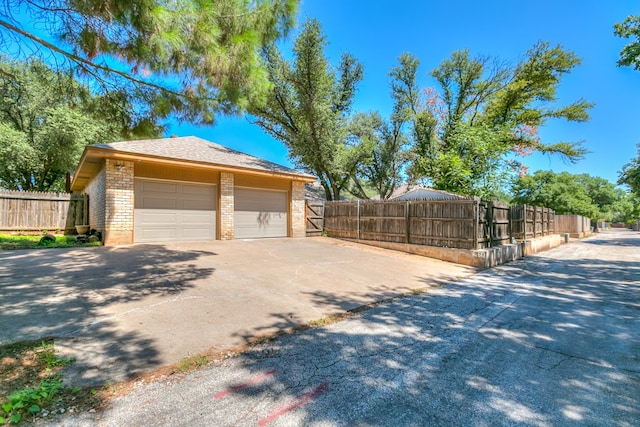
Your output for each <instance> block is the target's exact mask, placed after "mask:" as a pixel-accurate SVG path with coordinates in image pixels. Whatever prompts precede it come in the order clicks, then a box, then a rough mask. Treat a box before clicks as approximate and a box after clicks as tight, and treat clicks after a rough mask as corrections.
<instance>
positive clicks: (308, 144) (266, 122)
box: [249, 19, 369, 200]
mask: <svg viewBox="0 0 640 427" xmlns="http://www.w3.org/2000/svg"><path fill="white" fill-rule="evenodd" d="M326 44H327V42H326V40H325V37H324V35H323V34H322V31H321V27H320V23H319V22H318V21H316V20H313V19H311V20H309V21H307V22H305V23H304V24H303V26H302V31H301V33H300V35H299V37H298V38H297V39H296V41H295V45H294V48H293V59H292V60H291V61H288V60H286V59H285V58H284V57H283V55H282V54H281V53H280V52H279V51H278V49H277V48H276V47H275V46H273V45H272V46H269V47H268V48H265V49H264V50H263V59H264V63H265V66H266V68H267V70H268V72H269V77H270V80H271V83H272V85H273V88H272V90H271V91H270V92H269V93H268V96H267V101H266V103H256V104H254V105H252V106H251V107H250V109H249V111H250V113H251V114H252V115H253V117H254V118H255V123H257V124H258V125H259V126H260V127H261V128H263V129H264V130H265V131H266V132H268V133H269V134H270V135H272V136H273V137H274V138H276V139H278V140H279V141H281V142H283V143H284V144H285V145H286V147H287V148H288V149H289V156H290V158H291V159H292V160H293V161H294V163H296V164H297V165H298V166H299V167H301V168H302V169H304V170H306V171H308V172H310V173H313V174H314V175H316V176H317V177H318V178H319V179H320V184H322V186H323V187H324V190H325V195H326V197H327V200H338V199H339V198H340V194H341V192H342V190H343V189H345V187H346V186H347V185H348V184H349V183H350V182H351V177H352V176H353V175H354V174H355V173H356V169H357V166H358V165H359V164H360V162H361V160H362V159H364V158H366V157H367V156H369V153H368V152H367V150H365V149H363V147H362V145H360V144H350V143H349V142H350V141H349V119H350V111H351V104H352V102H353V98H354V95H355V92H356V86H357V84H358V82H359V81H360V80H361V79H362V72H363V71H362V66H361V65H360V64H359V63H358V61H357V60H356V59H355V58H353V57H352V56H350V55H347V54H344V55H342V58H341V60H340V63H339V64H338V66H337V67H335V68H334V67H332V66H331V65H330V64H329V62H328V61H327V58H326V57H325V54H324V48H325V46H326Z"/></svg>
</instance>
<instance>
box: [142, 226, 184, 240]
mask: <svg viewBox="0 0 640 427" xmlns="http://www.w3.org/2000/svg"><path fill="white" fill-rule="evenodd" d="M139 238H140V240H139V241H140V242H169V241H172V240H176V238H177V234H176V230H175V229H170V228H165V227H160V228H145V229H144V230H142V233H141V235H140V236H139Z"/></svg>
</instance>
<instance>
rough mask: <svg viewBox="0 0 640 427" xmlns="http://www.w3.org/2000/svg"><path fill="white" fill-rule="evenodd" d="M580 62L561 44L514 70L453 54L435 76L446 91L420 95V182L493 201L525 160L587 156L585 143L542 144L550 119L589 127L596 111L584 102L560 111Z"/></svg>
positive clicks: (415, 171)
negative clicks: (559, 98)
mask: <svg viewBox="0 0 640 427" xmlns="http://www.w3.org/2000/svg"><path fill="white" fill-rule="evenodd" d="M579 63H580V60H579V59H578V58H577V57H576V56H575V55H574V54H573V53H571V52H568V51H565V50H563V49H562V48H561V47H560V46H557V47H551V46H550V45H549V43H543V42H539V43H537V44H536V45H534V46H533V47H532V48H531V49H530V50H529V51H528V52H527V54H526V56H525V57H524V59H523V60H522V61H520V62H519V63H518V64H517V65H515V66H507V65H504V64H503V63H500V62H498V61H497V60H495V59H491V58H486V57H475V58H472V57H471V56H470V54H469V52H468V51H466V50H464V51H458V52H454V53H453V54H452V55H451V57H450V58H449V59H447V60H445V61H443V62H442V63H441V64H440V66H439V67H438V68H436V69H435V70H433V71H432V73H431V75H432V77H433V78H434V79H435V80H436V81H437V82H438V85H439V92H438V91H436V90H434V89H429V90H426V91H424V93H423V96H422V99H419V98H418V97H414V98H413V101H412V102H413V106H412V109H413V111H414V117H413V139H414V150H415V155H416V157H415V161H414V162H413V164H412V166H411V174H412V176H413V177H414V179H420V178H424V179H426V180H427V181H429V182H430V183H431V184H432V185H433V186H434V187H435V188H438V189H442V190H447V191H453V192H457V193H462V194H473V195H481V196H483V197H490V196H491V195H492V194H494V193H496V192H498V191H499V190H500V188H499V187H500V185H496V184H500V183H501V182H505V181H506V178H508V177H509V176H510V175H509V174H513V173H517V172H520V170H521V166H522V165H521V163H520V162H519V161H518V160H517V158H518V157H519V156H523V155H527V154H530V153H531V152H533V151H538V152H542V153H548V154H559V155H561V156H563V157H564V158H565V159H566V160H567V161H569V162H575V161H578V160H579V159H581V158H582V157H583V156H584V154H586V150H585V149H584V148H583V147H582V146H581V144H580V143H576V142H558V143H553V144H547V143H543V142H542V141H540V138H539V135H538V127H540V126H542V125H544V124H545V123H546V121H547V120H550V119H565V120H569V121H577V122H582V121H586V120H588V119H589V115H588V113H587V110H588V109H589V108H590V107H591V106H592V104H590V103H589V102H587V101H585V100H583V99H580V100H578V101H576V102H574V103H572V104H569V105H566V106H555V105H554V104H555V101H556V91H557V87H558V85H559V84H560V80H561V78H562V76H563V75H565V74H567V73H569V72H570V71H571V69H572V68H574V67H575V66H577V65H578V64H579Z"/></svg>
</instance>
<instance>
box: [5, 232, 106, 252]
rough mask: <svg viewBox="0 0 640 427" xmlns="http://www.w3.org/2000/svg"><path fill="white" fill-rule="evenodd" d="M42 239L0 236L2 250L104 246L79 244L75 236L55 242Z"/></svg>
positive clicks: (36, 236) (36, 237)
mask: <svg viewBox="0 0 640 427" xmlns="http://www.w3.org/2000/svg"><path fill="white" fill-rule="evenodd" d="M41 238H42V235H13V234H0V250H12V249H42V248H75V247H80V246H102V243H101V242H91V243H82V242H78V241H77V240H76V237H75V236H55V238H56V240H55V242H40V239H41Z"/></svg>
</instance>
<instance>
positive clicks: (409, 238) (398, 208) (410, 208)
mask: <svg viewBox="0 0 640 427" xmlns="http://www.w3.org/2000/svg"><path fill="white" fill-rule="evenodd" d="M512 209H513V208H512V207H510V206H508V205H507V204H505V203H500V202H491V201H481V200H478V199H459V200H411V201H383V202H377V201H376V202H373V201H355V202H326V203H325V206H324V231H325V232H326V233H327V234H328V235H329V236H331V237H337V238H346V239H355V240H374V241H380V242H392V243H410V244H416V245H425V246H441V247H449V248H458V249H481V248H487V247H492V246H498V245H502V244H506V243H509V242H510V241H511V237H512V232H511V228H512V225H511V219H512V217H513V215H512ZM538 210H540V212H546V214H545V215H542V214H541V216H540V221H539V222H536V221H537V219H536V218H537V217H536V216H535V215H534V217H533V218H534V222H532V223H531V225H530V227H529V228H531V230H533V231H532V233H533V234H535V235H536V237H537V236H542V235H546V234H550V233H551V232H553V219H552V218H553V211H551V210H549V209H546V210H543V209H542V208H536V209H534V213H536V212H538ZM523 212H528V210H527V209H526V208H525V209H524V211H523ZM522 224H523V225H522V227H523V229H526V225H527V224H529V223H528V222H527V221H526V220H525V221H522ZM536 224H537V226H536ZM536 227H537V228H536ZM538 229H539V232H537V231H536V230H538Z"/></svg>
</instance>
